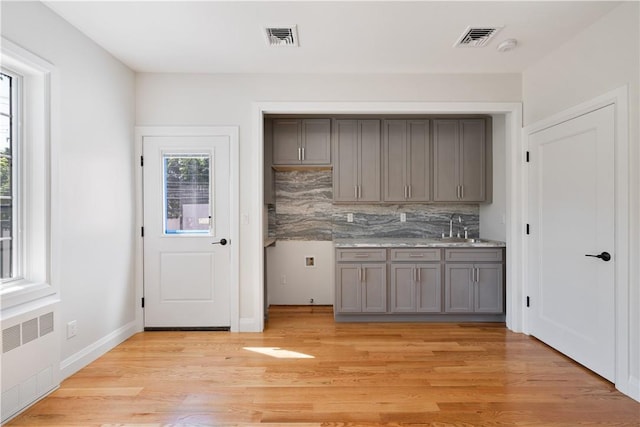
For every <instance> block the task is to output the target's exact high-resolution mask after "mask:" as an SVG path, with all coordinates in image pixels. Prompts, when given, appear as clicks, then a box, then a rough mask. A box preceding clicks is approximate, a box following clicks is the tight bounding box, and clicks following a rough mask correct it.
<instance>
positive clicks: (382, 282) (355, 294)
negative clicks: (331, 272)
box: [336, 263, 387, 313]
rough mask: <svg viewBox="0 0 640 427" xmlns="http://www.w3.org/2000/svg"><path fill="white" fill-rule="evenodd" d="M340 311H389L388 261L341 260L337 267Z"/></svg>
mask: <svg viewBox="0 0 640 427" xmlns="http://www.w3.org/2000/svg"><path fill="white" fill-rule="evenodd" d="M336 276H337V277H336V311H337V312H338V313H384V312H386V311H387V265H386V264H378V263H362V264H338V266H337V267H336Z"/></svg>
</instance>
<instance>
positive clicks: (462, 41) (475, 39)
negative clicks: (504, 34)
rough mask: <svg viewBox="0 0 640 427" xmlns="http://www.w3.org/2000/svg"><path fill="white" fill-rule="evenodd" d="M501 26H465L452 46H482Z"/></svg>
mask: <svg viewBox="0 0 640 427" xmlns="http://www.w3.org/2000/svg"><path fill="white" fill-rule="evenodd" d="M501 29H502V27H467V29H466V30H465V31H464V33H462V35H461V36H460V38H459V39H458V40H457V41H456V42H455V44H454V45H453V46H454V47H483V46H486V45H487V43H489V40H491V39H492V38H493V36H495V35H496V34H497V33H498V31H500V30H501Z"/></svg>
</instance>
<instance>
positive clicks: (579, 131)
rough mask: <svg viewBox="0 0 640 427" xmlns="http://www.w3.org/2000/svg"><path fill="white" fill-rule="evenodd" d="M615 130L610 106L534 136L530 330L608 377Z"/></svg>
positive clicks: (612, 327) (612, 331) (611, 330)
mask: <svg viewBox="0 0 640 427" xmlns="http://www.w3.org/2000/svg"><path fill="white" fill-rule="evenodd" d="M614 137H615V135H614V107H613V106H612V105H610V106H607V107H604V108H601V109H598V110H595V111H593V112H590V113H588V114H585V115H582V116H580V117H577V118H574V119H572V120H569V121H566V122H563V123H560V124H557V125H555V126H552V127H550V128H547V129H545V130H542V131H539V132H536V133H534V134H532V135H530V136H529V149H530V153H531V163H530V175H529V197H530V199H529V221H530V224H531V235H530V236H529V237H530V239H529V241H530V246H529V253H530V260H529V261H530V262H529V266H530V268H529V271H530V274H529V279H530V281H529V284H530V289H529V291H530V293H529V295H530V297H531V307H530V313H531V316H530V319H529V320H530V322H531V331H532V333H533V335H534V336H536V337H537V338H539V339H540V340H542V341H544V342H546V343H547V344H549V345H551V346H552V347H554V348H556V349H557V350H559V351H561V352H562V353H564V354H566V355H567V356H569V357H571V358H572V359H574V360H576V361H577V362H579V363H581V364H583V365H585V366H586V367H588V368H589V369H591V370H593V371H595V372H596V373H598V374H599V375H601V376H603V377H605V378H607V379H608V380H610V381H614V379H615V306H614V303H615V299H614V297H615V286H614V270H615V268H614V267H615V266H614V265H615V262H616V254H615V253H614V252H613V250H614V225H615V224H614V218H615V205H614ZM605 252H606V253H607V254H609V255H610V259H607V258H608V257H607V255H606V254H604V253H605ZM600 254H603V255H602V256H601V258H597V257H593V256H586V255H600Z"/></svg>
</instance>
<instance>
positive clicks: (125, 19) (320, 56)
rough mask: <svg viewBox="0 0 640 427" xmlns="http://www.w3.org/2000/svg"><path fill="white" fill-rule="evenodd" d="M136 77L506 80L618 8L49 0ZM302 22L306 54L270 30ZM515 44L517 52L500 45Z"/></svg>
mask: <svg viewBox="0 0 640 427" xmlns="http://www.w3.org/2000/svg"><path fill="white" fill-rule="evenodd" d="M45 4H46V5H47V6H49V7H50V8H51V9H53V10H54V11H55V12H56V13H58V14H59V15H61V16H62V17H63V18H64V19H66V20H67V21H69V22H70V23H71V24H72V25H74V26H75V27H77V28H78V29H80V30H81V31H82V32H83V33H85V34H86V35H88V36H89V37H90V38H92V39H93V40H94V41H95V42H97V43H98V44H99V45H101V46H103V47H104V48H105V49H106V50H108V51H109V52H111V53H112V54H113V55H114V56H116V57H117V58H119V59H120V60H121V61H123V62H124V63H125V64H127V65H128V66H129V67H130V68H132V69H133V70H136V71H140V72H186V73H496V72H497V73H510V72H522V71H523V70H524V69H526V68H527V67H528V66H529V65H531V64H533V63H535V62H536V61H537V60H538V59H540V58H542V57H543V56H544V55H545V53H547V52H549V51H550V50H553V49H554V48H555V47H556V46H558V45H560V44H562V43H564V42H566V41H567V40H569V39H571V38H572V37H574V36H575V35H576V34H577V33H578V32H580V31H581V29H583V28H585V27H587V26H588V25H590V24H591V23H593V22H594V21H596V20H597V19H598V18H600V17H601V16H603V15H604V14H606V13H607V12H608V11H609V10H611V9H613V8H614V7H616V6H617V5H618V4H619V2H612V1H566V2H560V1H533V2H521V1H504V2H489V1H469V2H463V1H440V2H437V1H413V2H408V1H372V2H369V1H367V2H365V1H333V2H329V1H300V0H298V1H289V2H276V1H253V2H249V1H195V2H188V1H46V2H45ZM294 24H295V25H297V26H298V37H299V41H300V47H298V48H291V47H268V46H267V44H266V42H265V37H264V35H263V27H264V26H279V25H294ZM469 25H472V26H504V29H503V30H501V31H500V32H499V33H498V34H497V36H496V37H495V38H494V39H493V40H492V41H491V42H490V43H489V44H488V45H487V46H486V47H484V48H477V49H471V48H453V44H454V43H455V42H456V40H457V39H458V38H459V36H460V35H461V34H462V32H463V31H464V30H465V29H466V28H467V26H469ZM507 38H516V39H517V40H518V42H519V46H518V48H517V49H516V50H514V51H511V52H507V53H500V52H498V51H497V50H496V46H497V44H498V43H499V42H501V41H503V40H505V39H507Z"/></svg>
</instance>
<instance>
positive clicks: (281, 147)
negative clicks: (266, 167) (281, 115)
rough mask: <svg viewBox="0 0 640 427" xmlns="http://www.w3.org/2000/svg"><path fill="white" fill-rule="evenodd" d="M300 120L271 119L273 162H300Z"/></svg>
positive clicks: (279, 163) (276, 163) (290, 163)
mask: <svg viewBox="0 0 640 427" xmlns="http://www.w3.org/2000/svg"><path fill="white" fill-rule="evenodd" d="M299 149H300V120H296V119H275V120H273V164H274V165H292V164H299V163H300V151H299Z"/></svg>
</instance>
